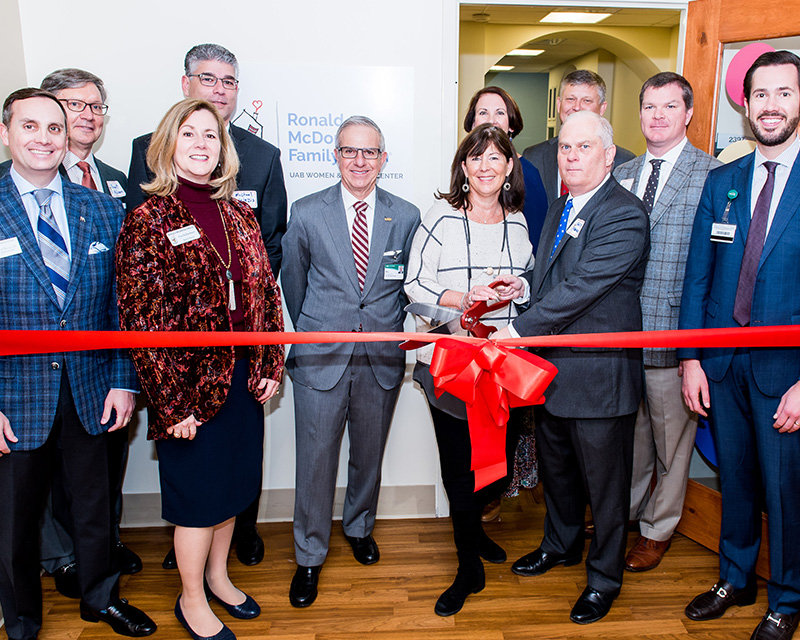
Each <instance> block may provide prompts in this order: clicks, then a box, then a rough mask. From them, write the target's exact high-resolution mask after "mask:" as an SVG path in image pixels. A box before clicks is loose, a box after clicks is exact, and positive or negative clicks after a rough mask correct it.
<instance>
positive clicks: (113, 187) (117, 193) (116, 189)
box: [106, 180, 125, 198]
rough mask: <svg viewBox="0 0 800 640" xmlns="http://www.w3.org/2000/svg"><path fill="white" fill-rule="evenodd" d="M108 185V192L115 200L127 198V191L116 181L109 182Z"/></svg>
mask: <svg viewBox="0 0 800 640" xmlns="http://www.w3.org/2000/svg"><path fill="white" fill-rule="evenodd" d="M106 184H108V192H109V193H110V194H111V196H113V197H114V198H124V197H125V189H123V188H122V185H121V184H120V183H119V182H117V181H116V180H109V181H108V182H107V183H106Z"/></svg>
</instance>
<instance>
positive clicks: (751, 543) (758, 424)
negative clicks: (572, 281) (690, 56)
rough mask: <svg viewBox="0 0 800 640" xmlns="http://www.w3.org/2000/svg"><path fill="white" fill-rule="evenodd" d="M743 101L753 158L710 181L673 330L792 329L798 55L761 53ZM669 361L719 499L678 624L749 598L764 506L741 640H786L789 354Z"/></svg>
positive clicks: (795, 503)
mask: <svg viewBox="0 0 800 640" xmlns="http://www.w3.org/2000/svg"><path fill="white" fill-rule="evenodd" d="M744 95H745V113H746V114H747V117H748V119H749V121H750V126H751V128H752V130H753V134H754V135H755V138H756V141H757V146H756V150H755V151H754V152H753V153H752V154H750V155H748V156H747V157H745V158H743V159H741V160H739V161H737V162H733V163H731V164H729V165H726V166H724V167H720V168H719V169H715V170H714V171H712V172H711V173H710V174H709V176H708V180H707V181H706V184H705V187H704V189H703V195H702V198H701V200H700V206H699V207H698V210H697V215H696V217H695V221H694V227H693V229H692V240H691V245H690V247H689V258H688V262H687V267H686V278H685V280H684V286H683V299H682V302H681V314H680V321H679V326H680V328H681V329H700V328H704V327H708V328H717V327H738V326H743V327H746V326H753V327H760V326H769V325H791V324H798V323H800V287H799V286H798V282H800V163H799V162H797V155H798V151H799V150H800V141H799V140H798V137H797V132H796V129H797V124H798V121H800V58H798V57H797V56H796V55H794V54H793V53H790V52H788V51H771V52H768V53H765V54H763V55H762V56H760V57H759V58H758V59H757V60H756V61H755V62H754V63H753V65H752V66H751V67H750V69H749V70H748V71H747V74H746V75H745V79H744ZM678 358H679V359H680V360H681V368H682V372H683V396H684V399H685V400H686V404H687V405H688V406H689V408H690V409H692V410H694V411H697V412H698V413H699V414H700V415H706V414H707V413H712V414H713V419H714V428H715V435H716V444H717V456H718V459H719V470H720V484H721V492H722V527H721V531H720V542H719V565H720V571H719V580H718V582H717V583H716V584H715V585H714V586H713V587H712V588H711V589H710V590H709V591H706V592H705V593H702V594H700V595H699V596H697V597H696V598H695V599H694V600H692V602H691V603H690V604H689V605H688V606H687V607H686V615H687V616H688V617H689V618H691V619H692V620H711V619H714V618H719V617H720V616H721V615H723V613H724V612H725V610H726V609H728V607H730V606H732V605H734V604H735V605H738V606H743V605H748V604H752V603H753V602H754V601H755V598H756V572H755V569H756V559H757V556H758V549H759V546H760V542H761V539H760V538H761V509H762V501H763V503H764V504H765V505H766V511H767V512H768V513H769V547H770V574H771V575H770V579H769V582H768V585H767V595H768V602H769V608H768V610H767V612H766V614H765V615H764V618H763V620H762V621H761V622H760V623H759V625H758V626H757V627H756V629H755V631H754V632H753V635H752V637H751V640H788V639H789V638H791V637H792V635H793V634H794V630H795V628H796V627H797V623H798V620H799V619H800V614H798V609H800V546H798V545H797V543H796V538H795V537H796V531H797V522H798V519H800V492H799V491H798V490H797V487H798V486H800V431H798V427H800V382H798V378H800V349H797V348H760V349H750V348H747V347H740V348H713V349H712V348H691V349H679V350H678ZM709 409H710V410H711V411H710V412H709ZM762 486H763V493H762Z"/></svg>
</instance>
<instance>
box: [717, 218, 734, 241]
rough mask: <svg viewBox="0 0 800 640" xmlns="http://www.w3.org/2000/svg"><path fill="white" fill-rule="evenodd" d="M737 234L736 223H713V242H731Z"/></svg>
mask: <svg viewBox="0 0 800 640" xmlns="http://www.w3.org/2000/svg"><path fill="white" fill-rule="evenodd" d="M735 235H736V225H735V224H725V223H723V222H715V223H714V224H712V225H711V242H724V243H725V244H730V243H731V242H733V238H734V236H735Z"/></svg>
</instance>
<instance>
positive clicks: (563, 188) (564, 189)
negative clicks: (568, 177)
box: [561, 181, 569, 196]
mask: <svg viewBox="0 0 800 640" xmlns="http://www.w3.org/2000/svg"><path fill="white" fill-rule="evenodd" d="M568 193H569V187H568V186H567V185H565V184H564V182H563V181H562V182H561V195H562V196H565V195H567V194H568Z"/></svg>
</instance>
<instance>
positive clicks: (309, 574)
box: [289, 565, 322, 608]
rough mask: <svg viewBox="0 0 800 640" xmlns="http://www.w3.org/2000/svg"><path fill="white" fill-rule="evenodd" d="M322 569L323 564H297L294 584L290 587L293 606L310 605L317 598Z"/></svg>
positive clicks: (290, 599)
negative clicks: (310, 565)
mask: <svg viewBox="0 0 800 640" xmlns="http://www.w3.org/2000/svg"><path fill="white" fill-rule="evenodd" d="M321 570H322V565H319V566H316V567H304V566H302V565H297V571H295V572H294V578H292V586H291V587H290V588H289V602H291V604H292V606H293V607H300V608H302V607H308V606H309V605H311V604H312V603H313V602H314V600H316V599H317V584H318V583H319V572H320V571H321Z"/></svg>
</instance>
